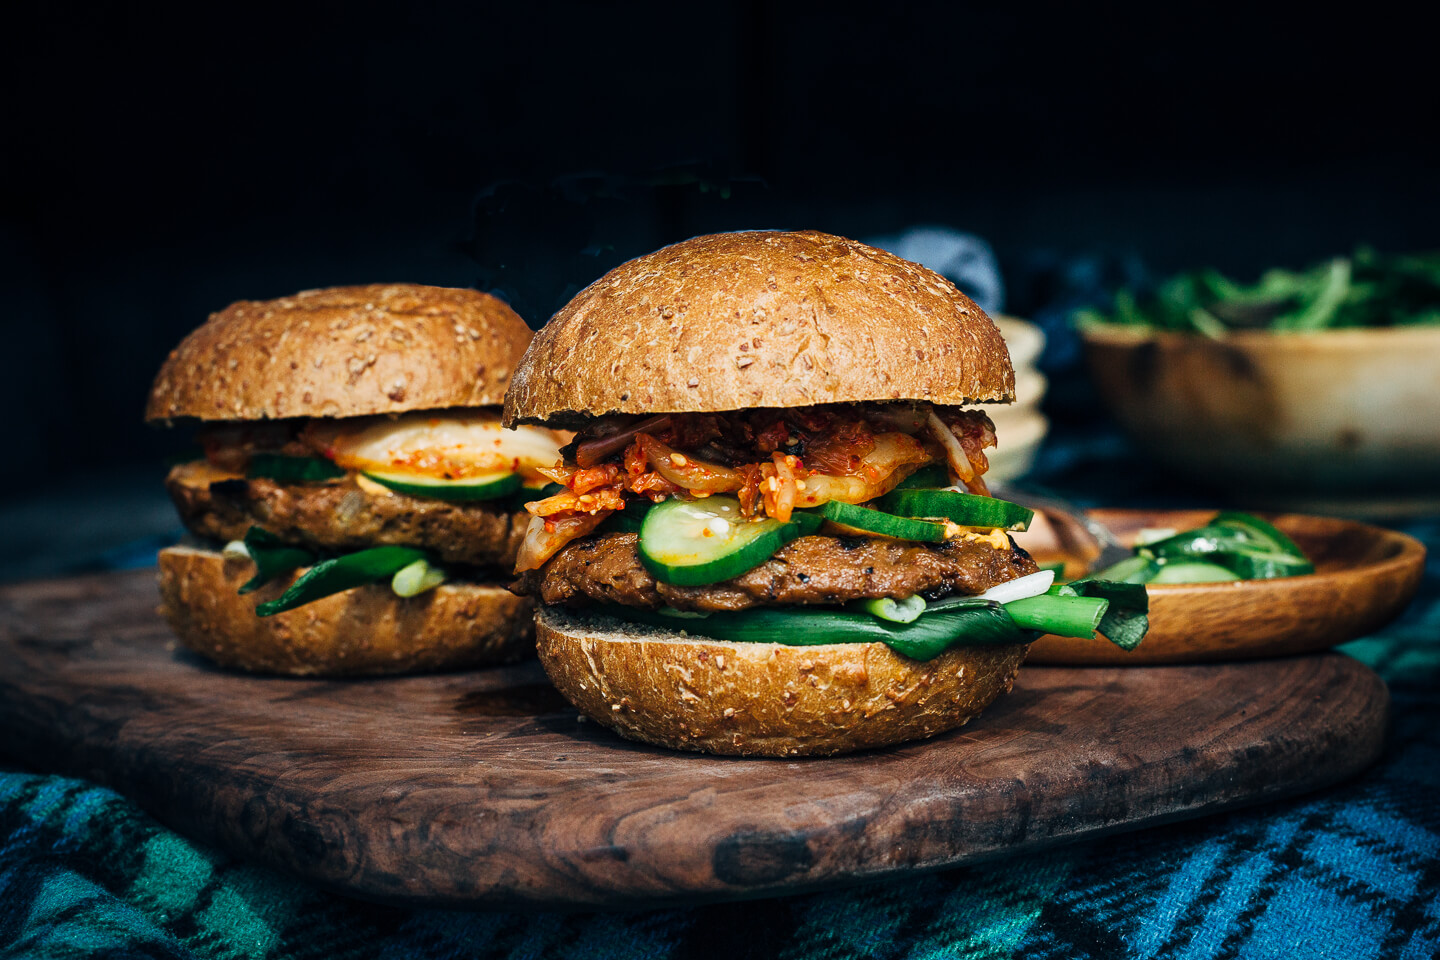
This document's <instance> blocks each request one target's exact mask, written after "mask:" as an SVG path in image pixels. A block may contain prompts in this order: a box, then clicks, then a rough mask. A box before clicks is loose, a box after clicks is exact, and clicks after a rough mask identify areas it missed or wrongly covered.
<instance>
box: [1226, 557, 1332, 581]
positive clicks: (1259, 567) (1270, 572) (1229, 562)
mask: <svg viewBox="0 0 1440 960" xmlns="http://www.w3.org/2000/svg"><path fill="white" fill-rule="evenodd" d="M1213 559H1214V560H1215V562H1216V563H1218V564H1220V565H1222V566H1224V567H1227V568H1228V569H1230V570H1231V571H1233V572H1234V573H1235V574H1236V575H1237V576H1238V577H1239V578H1240V579H1241V580H1272V579H1274V578H1276V577H1302V576H1304V575H1306V574H1308V573H1314V572H1315V565H1314V564H1313V563H1311V562H1310V561H1309V560H1303V559H1297V558H1295V557H1292V556H1290V555H1289V554H1288V553H1251V552H1249V551H1242V552H1239V553H1217V554H1215V555H1214V558H1213Z"/></svg>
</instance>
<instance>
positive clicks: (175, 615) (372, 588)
mask: <svg viewBox="0 0 1440 960" xmlns="http://www.w3.org/2000/svg"><path fill="white" fill-rule="evenodd" d="M254 571H255V568H254V566H253V565H252V564H251V563H250V561H248V560H227V559H225V558H224V557H222V556H221V555H220V554H219V553H217V552H215V551H213V550H202V549H197V548H193V547H184V546H181V547H168V548H166V549H164V550H161V551H160V577H159V579H160V613H161V614H162V615H163V616H164V617H165V619H166V620H167V621H169V623H170V626H171V627H172V628H173V629H174V631H175V633H176V635H177V636H178V637H179V638H180V642H181V643H183V644H184V645H185V646H186V647H188V648H190V649H191V650H193V651H195V652H196V653H198V654H200V655H201V656H203V657H206V658H207V659H210V660H213V661H214V662H216V663H218V664H220V665H221V666H224V667H231V668H236V669H240V670H248V671H252V672H256V673H281V674H290V675H293V676H328V677H345V676H367V675H377V674H392V673H415V672H421V671H430V670H451V669H456V668H460V667H479V666H490V665H493V664H497V663H510V662H513V661H516V660H520V659H522V658H523V657H527V656H529V655H530V653H531V652H532V651H533V649H534V644H533V643H532V641H531V636H532V630H531V619H530V614H531V611H532V610H533V604H532V603H531V601H529V600H526V599H522V598H520V597H517V596H515V595H514V594H512V593H510V591H508V590H506V589H505V588H504V587H501V586H498V585H495V584H476V583H445V584H441V585H440V586H439V587H437V588H435V589H434V590H431V591H429V592H428V593H424V594H421V595H420V596H419V597H411V598H409V599H404V598H401V597H398V596H396V595H395V594H394V593H393V592H392V591H391V589H390V585H389V584H388V583H379V584H371V585H369V586H364V587H356V588H354V589H351V590H346V591H345V592H343V593H337V594H333V595H331V596H329V597H324V598H322V599H320V600H316V601H315V602H314V603H309V604H306V605H305V606H303V607H298V608H296V609H294V610H290V611H287V612H285V613H277V614H275V615H274V616H271V617H259V616H256V615H255V604H256V603H259V602H262V601H265V600H273V599H274V598H275V597H278V596H279V595H280V594H281V593H283V592H284V591H285V588H286V587H288V586H289V585H290V583H291V581H293V580H294V578H295V577H294V576H291V577H281V578H279V579H277V580H275V581H273V582H271V583H269V584H266V585H265V586H263V587H261V588H260V589H259V590H257V591H255V592H254V593H251V594H247V595H245V596H241V595H240V594H239V592H238V591H239V589H240V585H241V584H243V583H244V582H245V581H246V580H248V579H250V577H251V576H252V575H253V574H254ZM301 572H303V571H297V572H296V574H295V576H298V575H299V574H300V573H301Z"/></svg>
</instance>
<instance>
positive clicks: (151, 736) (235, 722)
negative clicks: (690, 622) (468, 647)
mask: <svg viewBox="0 0 1440 960" xmlns="http://www.w3.org/2000/svg"><path fill="white" fill-rule="evenodd" d="M157 599H158V597H157V594H156V589H155V582H154V572H153V571H134V572H130V573H124V574H110V575H105V576H98V577H85V578H79V579H74V580H52V581H48V582H41V583H28V584H19V585H15V586H11V587H5V588H3V589H0V662H3V663H4V667H3V668H0V753H4V754H9V755H11V756H14V757H17V758H19V759H20V760H21V761H22V762H23V763H26V764H28V765H30V766H32V767H34V768H36V769H39V770H47V771H57V772H63V773H68V774H72V775H75V776H83V777H88V778H90V779H93V780H97V781H99V782H101V783H106V784H109V785H110V786H112V787H114V788H115V789H116V790H118V791H120V792H121V793H123V794H125V795H126V796H128V797H130V798H131V799H133V800H134V801H135V802H137V803H138V804H140V805H141V806H142V807H144V808H145V809H146V810H148V811H149V812H150V813H152V814H153V815H154V816H155V817H156V818H158V819H159V820H160V821H161V822H163V823H165V824H167V825H169V826H171V827H172V828H174V829H175V830H178V831H180V832H181V833H184V834H186V835H188V836H191V837H195V838H198V839H201V840H204V841H205V842H207V843H211V844H215V845H217V846H220V847H223V848H225V849H227V850H230V851H232V852H234V853H236V854H238V855H240V856H244V857H249V858H252V859H255V860H258V861H260V862H262V863H265V864H269V865H270V866H273V867H276V868H278V869H281V870H285V871H288V872H290V873H292V874H294V875H296V876H299V877H302V878H304V879H306V880H308V881H310V882H312V883H316V884H320V885H322V886H324V887H327V888H329V889H331V890H336V891H339V892H342V893H345V894H349V895H351V896H357V897H364V898H367V899H372V900H382V901H389V902H394V903H403V904H412V905H425V904H429V905H448V906H466V907H507V906H517V905H519V906H528V907H532V908H533V907H543V908H554V907H571V908H574V907H586V908H594V907H641V906H656V905H662V904H672V905H676V904H687V903H695V902H699V901H705V900H721V899H736V898H743V897H758V896H774V895H778V894H783V893H796V892H800V891H803V890H813V889H817V888H821V887H831V886H838V885H841V884H847V883H857V882H860V881H864V880H880V879H883V878H886V877H894V876H903V875H908V874H912V873H913V872H914V871H917V870H933V869H937V868H939V867H944V866H951V865H954V864H958V863H967V862H973V861H976V860H981V859H984V858H987V857H998V856H1008V855H1013V854H1014V853H1016V852H1018V851H1022V850H1033V849H1037V848H1040V847H1044V846H1048V845H1053V844H1057V843H1063V842H1066V841H1070V840H1076V839H1080V838H1084V837H1095V836H1101V835H1104V834H1108V833H1114V832H1116V831H1121V830H1134V829H1137V828H1140V827H1144V826H1147V825H1151V824H1157V823H1166V822H1170V821H1173V820H1177V819H1182V818H1186V817H1197V816H1202V815H1205V814H1209V813H1214V812H1216V811H1219V810H1224V809H1229V808H1232V807H1235V806H1239V805H1242V804H1249V803H1259V802H1262V801H1266V800H1273V799H1276V798H1280V797H1287V796H1293V795H1295V794H1298V793H1303V792H1305V791H1307V790H1315V789H1318V788H1320V787H1324V786H1327V785H1329V784H1332V783H1336V782H1337V781H1340V780H1343V779H1344V778H1346V777H1350V776H1353V775H1354V774H1355V773H1357V772H1358V771H1360V770H1362V769H1364V768H1365V767H1366V766H1367V765H1369V764H1370V763H1372V762H1373V761H1374V760H1375V758H1376V757H1378V756H1379V755H1380V752H1381V750H1382V749H1383V747H1384V742H1385V738H1384V733H1385V726H1386V716H1387V711H1388V703H1389V696H1388V693H1387V691H1386V689H1385V685H1384V683H1382V682H1381V681H1380V678H1379V677H1377V676H1376V675H1375V674H1374V673H1372V672H1371V671H1370V670H1369V669H1368V668H1366V667H1365V666H1364V665H1363V664H1361V663H1359V662H1358V661H1356V660H1353V659H1351V658H1350V657H1343V656H1339V655H1338V654H1323V655H1320V656H1312V657H1288V658H1284V659H1278V660H1271V661H1266V662H1262V663H1253V664H1243V665H1242V664H1207V665H1202V666H1190V667H1149V668H1145V669H1140V670H1129V669H1127V670H1119V669H1106V668H1100V669H1095V668H1074V667H1026V668H1025V669H1024V670H1022V671H1021V672H1020V677H1019V679H1018V681H1017V682H1016V685H1015V689H1014V691H1013V692H1011V693H1009V694H1006V695H1005V696H1002V697H1001V698H1000V699H999V700H997V701H996V702H995V703H994V704H992V705H991V707H990V709H988V710H986V711H985V713H983V714H982V715H981V716H980V717H979V718H977V719H976V720H973V721H971V722H970V723H969V724H968V725H966V726H965V727H962V728H961V729H959V730H953V731H951V732H949V733H947V734H944V735H942V736H939V737H936V738H934V739H932V740H924V741H917V742H914V743H908V744H904V745H903V746H900V747H897V748H894V749H889V750H877V751H871V752H868V753H859V754H852V755H849V756H843V757H832V758H810V759H804V760H751V759H742V758H737V757H712V756H706V755H703V754H685V753H676V752H673V751H669V750H663V749H660V748H658V747H648V746H644V745H642V744H637V743H631V742H629V741H627V740H621V739H620V738H619V737H617V736H615V735H613V734H612V733H610V732H609V731H608V730H605V729H603V728H601V727H599V726H597V725H596V724H593V723H582V722H581V721H580V720H579V718H578V717H577V715H576V713H575V710H574V709H573V708H572V707H570V706H569V704H567V703H565V702H564V700H562V699H561V698H560V696H559V694H557V693H556V692H555V690H554V688H553V687H551V686H550V685H549V684H548V683H546V682H545V677H544V674H543V673H541V671H540V668H539V666H538V665H537V664H536V663H534V662H531V663H527V664H521V665H518V666H513V667H504V668H499V669H494V670H481V671H477V672H474V673H451V674H442V675H434V676H420V677H397V678H388V679H371V680H353V681H334V680H307V679H293V678H278V677H256V676H245V675H241V674H233V673H227V672H224V671H222V670H219V669H216V668H214V667H212V666H210V665H208V664H207V663H205V662H204V661H202V660H200V659H199V658H197V657H194V656H191V655H190V654H188V653H186V652H184V651H182V650H177V649H176V644H175V640H174V638H173V637H172V636H171V635H170V632H169V630H168V629H167V628H166V626H165V624H164V623H163V622H162V621H161V620H160V618H159V617H158V616H157V615H156V613H155V605H156V601H157Z"/></svg>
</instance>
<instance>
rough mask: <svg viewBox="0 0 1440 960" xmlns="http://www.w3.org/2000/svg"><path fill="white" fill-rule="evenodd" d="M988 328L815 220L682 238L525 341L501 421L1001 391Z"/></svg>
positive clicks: (960, 303)
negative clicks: (806, 226)
mask: <svg viewBox="0 0 1440 960" xmlns="http://www.w3.org/2000/svg"><path fill="white" fill-rule="evenodd" d="M1014 390H1015V374H1014V371H1013V370H1012V369H1011V366H1010V357H1009V354H1008V353H1007V352H1006V350H1005V342H1004V341H1003V340H1002V339H1001V337H1000V332H999V330H997V329H996V327H995V324H994V323H993V322H991V320H990V318H989V317H987V316H986V315H985V313H984V311H982V310H981V309H980V308H979V307H977V306H976V305H975V304H974V303H973V302H971V300H970V298H968V297H966V296H965V295H964V294H963V293H961V292H960V291H959V290H957V289H956V288H955V285H954V284H952V283H951V282H950V281H949V280H946V279H945V278H944V277H942V276H940V275H939V274H938V273H935V272H934V271H932V270H928V269H926V268H925V267H922V266H920V265H919V264H915V263H911V262H910V261H908V260H902V259H901V258H899V257H897V256H895V255H893V254H890V253H886V252H885V251H883V250H877V249H875V248H874V247H868V246H866V245H865V244H863V243H857V242H855V241H854V240H847V239H845V238H843V237H836V236H832V235H830V234H827V233H819V232H816V231H800V232H796V233H780V232H770V231H756V232H747V233H724V234H714V235H711V236H704V237H696V238H694V239H692V240H686V241H684V242H683V243H677V244H675V245H674V246H669V247H665V248H664V249H662V250H657V251H655V252H654V253H651V254H647V255H646V256H643V257H638V258H636V259H634V260H631V261H629V262H627V263H623V264H621V265H620V266H618V267H616V268H615V269H614V270H611V271H610V272H609V273H607V274H606V275H605V276H603V277H601V278H600V279H599V280H597V281H595V282H594V283H592V284H591V285H590V286H588V287H586V288H585V289H584V290H582V291H581V292H580V293H579V294H578V295H577V296H576V297H575V299H573V300H571V301H570V303H569V304H567V305H566V306H565V307H564V308H563V309H561V310H560V312H559V313H557V314H556V315H555V317H554V318H553V319H552V320H551V321H550V323H549V324H548V325H547V326H546V327H545V328H544V329H543V330H542V331H541V332H540V333H539V334H538V335H537V336H536V337H535V341H534V342H533V343H532V344H531V345H530V349H529V350H528V351H527V352H526V354H525V358H524V359H523V360H521V362H520V365H519V367H518V368H517V369H516V371H515V376H514V380H513V383H512V385H511V389H510V392H509V394H508V395H507V397H506V401H505V423H506V425H507V426H511V425H514V424H523V423H545V424H548V425H550V426H556V427H577V426H580V425H582V424H583V423H584V422H585V421H586V420H588V419H590V418H591V417H594V416H602V415H605V414H610V413H702V412H719V411H725V410H742V409H749V408H754V407H798V406H807V405H810V404H817V403H837V402H847V401H867V400H928V401H931V402H934V403H941V404H955V405H959V404H965V403H973V402H976V401H1009V400H1011V399H1013V394H1014Z"/></svg>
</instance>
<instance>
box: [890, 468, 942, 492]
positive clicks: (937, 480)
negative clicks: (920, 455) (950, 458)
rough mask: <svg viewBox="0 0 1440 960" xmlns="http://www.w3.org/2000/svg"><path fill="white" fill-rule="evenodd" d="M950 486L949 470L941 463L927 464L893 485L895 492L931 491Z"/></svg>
mask: <svg viewBox="0 0 1440 960" xmlns="http://www.w3.org/2000/svg"><path fill="white" fill-rule="evenodd" d="M948 486H950V468H949V467H947V466H945V464H943V463H927V464H926V465H925V466H923V467H921V468H920V469H919V470H916V471H915V472H914V473H912V474H910V476H908V477H906V478H905V479H904V480H901V481H900V482H899V483H897V484H896V485H895V489H896V490H916V489H927V488H929V489H933V488H937V487H948Z"/></svg>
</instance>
